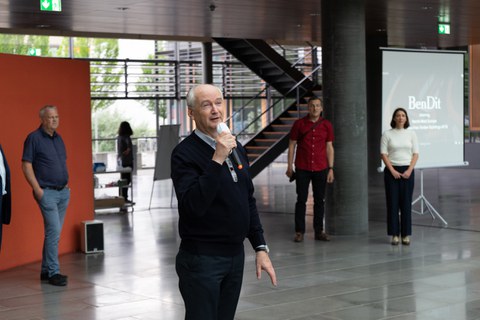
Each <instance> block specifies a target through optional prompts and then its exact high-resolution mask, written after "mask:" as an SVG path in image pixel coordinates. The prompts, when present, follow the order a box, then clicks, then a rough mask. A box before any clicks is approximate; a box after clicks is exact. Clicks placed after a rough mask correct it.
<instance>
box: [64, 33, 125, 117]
mask: <svg viewBox="0 0 480 320" xmlns="http://www.w3.org/2000/svg"><path fill="white" fill-rule="evenodd" d="M69 41H70V40H69V38H65V39H63V41H62V44H61V45H60V48H59V50H58V51H59V54H65V53H66V52H67V53H68V52H69V48H70V44H69ZM72 57H73V58H98V59H116V58H118V40H117V39H99V38H74V44H73V53H72ZM123 76H125V72H124V68H123V65H121V64H119V63H117V62H113V61H111V62H110V61H106V62H105V61H101V62H96V61H92V62H91V63H90V88H91V92H92V95H93V94H94V93H99V92H102V93H104V96H111V95H112V92H115V91H116V90H117V89H118V86H119V81H120V79H121V77H123ZM114 102H115V100H92V111H97V110H102V109H105V108H107V107H108V106H110V105H112V104H113V103H114Z"/></svg>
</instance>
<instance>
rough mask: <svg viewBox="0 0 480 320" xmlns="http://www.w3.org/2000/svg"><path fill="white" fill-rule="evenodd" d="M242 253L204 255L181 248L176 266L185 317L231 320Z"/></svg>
mask: <svg viewBox="0 0 480 320" xmlns="http://www.w3.org/2000/svg"><path fill="white" fill-rule="evenodd" d="M244 262H245V254H244V253H243V252H242V253H241V254H238V255H236V256H233V257H223V256H206V255H198V254H192V253H190V252H187V251H185V250H180V251H179V252H178V254H177V258H176V262H175V268H176V271H177V274H178V279H179V283H178V286H179V288H180V293H181V294H182V298H183V301H184V303H185V320H233V319H234V317H235V311H236V309H237V304H238V299H239V297H240V290H241V288H242V281H243V267H244Z"/></svg>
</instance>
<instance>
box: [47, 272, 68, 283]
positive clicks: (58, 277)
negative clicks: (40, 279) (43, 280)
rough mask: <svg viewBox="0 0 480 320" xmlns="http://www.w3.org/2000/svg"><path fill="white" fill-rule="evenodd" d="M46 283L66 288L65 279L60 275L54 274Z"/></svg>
mask: <svg viewBox="0 0 480 320" xmlns="http://www.w3.org/2000/svg"><path fill="white" fill-rule="evenodd" d="M48 283H49V284H51V285H52V286H66V285H67V277H66V276H64V275H61V274H60V273H57V274H54V275H53V276H51V277H50V278H48Z"/></svg>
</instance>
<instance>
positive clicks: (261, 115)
mask: <svg viewBox="0 0 480 320" xmlns="http://www.w3.org/2000/svg"><path fill="white" fill-rule="evenodd" d="M318 69H320V66H317V67H316V68H315V69H314V70H312V72H311V73H309V74H308V75H306V76H305V77H304V78H303V79H302V80H301V81H299V82H298V83H297V84H295V86H293V87H292V88H291V89H290V90H288V92H287V94H285V96H283V97H282V98H281V99H279V100H277V101H276V102H274V103H273V104H271V105H270V106H269V107H268V108H266V109H265V110H264V111H263V112H262V113H261V114H259V115H258V116H257V117H256V118H255V119H253V120H252V121H251V122H250V123H248V124H247V125H246V126H245V127H244V128H243V129H242V130H241V131H240V132H238V133H237V134H236V136H237V137H238V136H242V135H251V133H248V134H245V133H244V132H245V131H246V130H247V129H248V128H249V127H250V126H252V125H253V124H254V123H256V122H257V121H258V120H259V119H260V118H262V117H263V116H264V115H265V114H266V113H267V112H270V111H271V110H272V109H273V108H274V107H275V106H276V105H277V104H278V103H279V102H281V101H285V100H286V99H288V97H287V95H288V94H289V93H291V92H293V91H296V102H297V104H298V103H299V102H300V98H301V97H300V90H299V89H300V85H301V84H302V83H303V82H304V81H305V80H307V79H308V78H309V77H310V76H311V75H312V74H313V73H315V72H316V71H318ZM265 90H266V88H265V89H264V90H262V91H261V92H260V93H259V94H257V96H259V95H260V94H261V93H262V92H263V91H265ZM253 100H254V98H252V99H250V100H249V102H250V101H253ZM245 107H246V105H244V106H242V108H240V109H239V110H237V111H236V112H235V113H234V114H237V113H239V112H240V111H242V110H243V109H244V108H245ZM283 111H285V109H282V112H283ZM234 114H232V115H231V116H230V117H228V118H227V119H226V121H233V118H232V117H233V115H234ZM268 125H270V123H269V124H267V126H268ZM263 129H264V128H262V130H263ZM257 133H258V132H257ZM257 133H255V134H257ZM241 140H243V139H241Z"/></svg>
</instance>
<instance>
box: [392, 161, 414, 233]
mask: <svg viewBox="0 0 480 320" xmlns="http://www.w3.org/2000/svg"><path fill="white" fill-rule="evenodd" d="M394 168H395V170H397V171H398V172H400V173H403V172H405V171H406V170H407V169H408V166H394ZM384 181H385V194H386V197H387V232H388V235H391V236H399V235H401V236H402V237H406V236H409V235H411V234H412V197H413V187H414V184H415V170H413V171H412V174H411V175H410V177H409V178H408V179H403V178H400V179H395V178H394V177H393V176H392V174H391V172H390V170H388V169H385V171H384ZM399 213H400V214H399Z"/></svg>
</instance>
